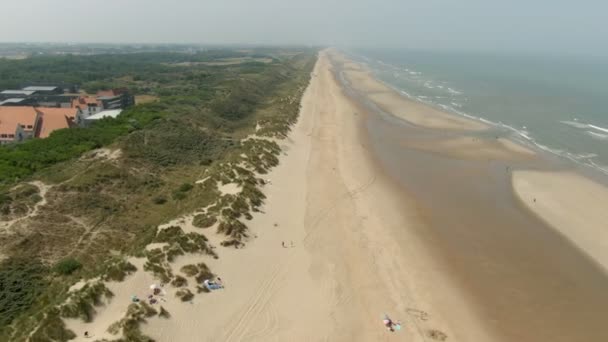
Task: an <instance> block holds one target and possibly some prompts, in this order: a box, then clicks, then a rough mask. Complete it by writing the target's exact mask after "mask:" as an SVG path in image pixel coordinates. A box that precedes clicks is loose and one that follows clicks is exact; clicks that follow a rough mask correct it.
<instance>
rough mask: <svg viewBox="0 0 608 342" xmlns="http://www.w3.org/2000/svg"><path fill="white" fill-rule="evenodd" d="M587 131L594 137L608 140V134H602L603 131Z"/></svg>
mask: <svg viewBox="0 0 608 342" xmlns="http://www.w3.org/2000/svg"><path fill="white" fill-rule="evenodd" d="M586 133H587V134H588V135H590V136H591V137H592V138H595V139H598V140H608V134H602V133H597V132H593V131H587V132H586Z"/></svg>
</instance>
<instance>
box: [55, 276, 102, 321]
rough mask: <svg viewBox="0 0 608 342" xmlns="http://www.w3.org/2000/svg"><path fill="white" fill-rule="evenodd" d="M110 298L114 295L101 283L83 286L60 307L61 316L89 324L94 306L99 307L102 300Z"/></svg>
mask: <svg viewBox="0 0 608 342" xmlns="http://www.w3.org/2000/svg"><path fill="white" fill-rule="evenodd" d="M112 296H114V294H112V292H111V291H110V290H108V289H107V288H106V286H105V285H104V284H103V283H101V282H97V283H94V284H85V285H84V287H83V288H82V289H80V290H78V291H76V292H75V293H73V294H72V295H71V296H70V298H69V299H68V302H67V303H66V304H64V305H62V306H61V308H60V312H61V316H63V317H69V318H81V319H82V320H83V321H85V322H90V321H91V320H92V319H93V315H95V306H99V305H101V304H102V303H103V302H102V299H103V298H111V297H112Z"/></svg>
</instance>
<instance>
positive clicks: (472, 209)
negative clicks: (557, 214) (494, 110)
mask: <svg viewBox="0 0 608 342" xmlns="http://www.w3.org/2000/svg"><path fill="white" fill-rule="evenodd" d="M334 61H335V62H336V63H337V64H339V63H340V60H339V59H336V60H334ZM349 70H352V67H351V66H348V67H347V69H346V70H342V71H346V72H345V73H342V78H343V80H346V82H344V84H346V85H347V84H348V83H349V82H348V81H349V76H348V73H349V72H350V71H349ZM357 78H358V81H359V83H358V86H356V87H351V88H350V89H349V92H350V94H351V96H353V97H354V98H355V99H356V100H357V101H359V103H361V104H362V105H364V106H365V108H366V109H367V110H368V111H369V113H370V115H368V116H367V121H366V129H367V133H368V138H369V143H370V145H371V147H372V151H373V155H374V156H375V157H376V159H377V161H378V163H379V164H380V165H381V166H382V167H383V168H384V169H385V170H386V171H387V173H388V174H390V175H391V177H392V178H393V179H394V180H395V181H397V182H398V183H399V184H400V185H401V187H402V188H403V189H404V190H405V192H406V193H407V194H408V195H409V196H410V197H411V198H413V199H414V200H415V202H416V203H417V206H418V210H419V213H420V215H421V217H423V219H424V222H425V224H424V225H423V226H421V227H420V229H419V231H418V233H419V236H420V237H422V238H423V239H424V240H425V241H426V244H427V245H428V246H429V248H431V249H433V251H434V253H436V255H439V256H440V258H441V259H442V260H443V262H444V263H445V265H446V268H445V271H446V272H447V273H449V274H450V276H451V277H452V279H454V280H456V283H457V284H459V286H460V287H461V288H462V289H463V290H464V292H465V293H466V294H465V296H467V301H468V302H469V303H471V305H473V306H474V307H475V310H476V311H477V312H478V314H479V317H481V318H482V319H483V324H484V325H485V326H486V327H487V328H489V329H490V330H491V331H493V332H495V336H497V338H498V339H500V340H503V341H564V342H565V341H608V326H607V325H606V324H605V317H608V291H606V290H607V289H608V277H607V276H606V274H605V273H604V271H603V269H602V268H601V267H600V266H598V264H597V263H596V262H594V261H593V260H591V259H590V258H589V256H588V254H587V253H585V252H583V250H582V249H581V247H580V246H575V244H574V242H573V241H572V240H570V239H568V238H567V237H566V236H565V235H563V234H560V233H559V232H558V231H557V230H556V229H555V227H552V226H549V225H548V224H547V223H545V222H544V221H543V220H541V219H540V218H539V217H538V216H537V215H535V214H534V213H533V212H532V211H531V210H529V208H527V207H525V206H524V204H523V203H522V202H521V201H520V200H519V199H518V198H517V197H516V196H515V195H514V193H513V188H512V181H511V178H512V170H514V169H522V170H525V169H541V170H547V171H551V170H552V168H553V167H555V166H554V165H552V164H551V163H550V162H548V161H545V160H543V158H542V157H541V156H535V154H534V153H533V151H527V150H526V149H525V148H524V147H521V146H518V145H515V146H513V145H511V144H512V143H511V142H507V143H501V142H500V141H499V140H500V139H496V138H487V137H479V136H478V135H475V133H474V131H477V130H478V129H479V127H475V126H470V127H468V128H470V129H467V127H465V126H460V127H456V126H454V125H453V124H452V122H453V121H446V122H442V121H441V120H433V121H428V120H417V119H416V118H414V119H413V120H410V121H409V122H405V121H403V120H401V119H406V120H407V119H408V116H407V115H406V114H407V113H408V107H407V101H411V100H405V101H400V103H401V105H400V107H399V108H400V109H399V110H400V111H401V112H403V113H406V114H404V115H398V114H395V113H393V112H391V110H390V109H391V108H393V107H391V106H387V104H386V101H385V100H386V99H385V98H386V97H389V96H388V95H386V96H383V97H378V96H377V92H378V91H379V88H380V86H379V85H378V83H375V82H372V81H370V80H367V81H365V80H363V79H362V76H361V73H360V72H359V73H358V75H357ZM353 80H354V79H352V77H351V80H350V81H353ZM355 81H357V80H355ZM350 84H351V85H352V84H353V83H350ZM365 84H368V85H370V88H368V89H366V86H365ZM366 90H369V92H368V91H366ZM395 96H399V95H398V94H393V95H391V96H390V102H395V100H394V97H395ZM419 106H420V104H419V105H416V108H415V111H417V112H418V113H420V110H423V109H420V107H419ZM436 111H437V109H429V110H428V111H427V112H426V113H427V114H428V115H429V116H431V115H433V113H435V112H436ZM389 113H390V114H389ZM391 114H392V115H391ZM421 115H424V114H421ZM444 115H451V114H448V113H444ZM398 118H401V119H398ZM429 122H432V124H428V123H429ZM443 123H446V125H442V124H443ZM454 128H458V129H459V131H456V132H455V131H454ZM503 142H504V141H503ZM560 167H561V166H560ZM551 184H555V183H551ZM551 184H546V185H545V186H549V187H550V186H551ZM541 188H542V185H541ZM545 190H546V189H545ZM547 193H548V194H547V196H552V195H556V196H568V193H567V192H565V193H564V192H562V193H555V192H552V191H550V190H549V191H547ZM576 198H577V199H578V200H582V201H585V199H584V198H582V197H581V196H579V197H576ZM573 228H574V229H576V227H566V228H565V229H570V230H571V229H573ZM591 236H593V235H591ZM597 238H601V236H597ZM451 319H454V320H458V317H451Z"/></svg>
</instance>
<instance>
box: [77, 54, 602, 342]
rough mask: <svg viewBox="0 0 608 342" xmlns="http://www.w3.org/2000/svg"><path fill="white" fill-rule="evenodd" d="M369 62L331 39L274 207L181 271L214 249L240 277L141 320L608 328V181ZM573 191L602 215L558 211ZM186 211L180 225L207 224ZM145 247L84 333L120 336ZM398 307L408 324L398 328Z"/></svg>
mask: <svg viewBox="0 0 608 342" xmlns="http://www.w3.org/2000/svg"><path fill="white" fill-rule="evenodd" d="M353 70H354V71H357V73H358V74H356V75H355V78H352V77H350V78H349V76H348V74H347V73H348V72H349V71H353ZM363 70H364V68H363V67H362V66H360V65H359V64H357V63H355V62H353V61H350V60H348V59H347V58H345V57H344V56H343V55H341V54H339V53H338V52H337V51H336V50H334V49H329V50H324V51H322V52H320V54H319V58H318V60H317V64H316V65H315V69H314V71H313V73H312V75H311V81H310V84H309V86H308V88H307V89H306V91H305V93H304V96H303V98H302V101H301V106H302V107H301V111H300V116H299V119H298V121H297V123H296V124H295V126H294V127H293V128H292V131H291V132H290V134H289V135H288V137H287V138H286V139H284V140H280V141H278V143H279V145H280V146H281V149H282V151H283V152H282V155H281V156H280V157H279V160H280V163H279V165H278V166H277V167H275V168H274V169H272V170H271V171H270V173H269V174H267V175H265V176H264V178H265V180H266V181H267V184H266V186H265V187H264V189H263V191H264V193H265V195H266V196H267V199H266V202H265V204H264V207H263V210H262V212H261V213H254V215H253V219H252V220H251V221H248V222H247V225H248V227H249V230H250V235H251V236H252V239H251V240H250V241H249V242H248V243H247V245H246V246H245V247H244V248H242V249H234V248H220V247H218V248H217V249H216V251H217V252H218V254H219V258H218V259H213V258H211V257H209V256H206V255H198V254H194V255H188V256H179V257H177V258H176V260H175V261H174V264H175V267H174V268H175V269H179V268H180V265H185V264H196V263H198V262H205V263H206V264H207V265H208V266H209V267H210V269H211V270H213V272H214V273H217V275H219V276H220V277H221V278H222V279H223V280H224V281H225V288H224V289H221V290H218V291H213V292H211V293H206V294H201V295H198V296H196V297H195V298H194V299H193V300H192V301H191V302H181V301H179V300H178V299H177V298H175V297H174V292H175V291H176V288H173V287H172V286H168V285H167V286H168V287H167V289H166V291H167V293H168V295H167V296H166V297H165V298H166V302H163V303H161V304H162V306H163V308H165V309H167V310H168V311H169V313H170V314H171V318H169V319H166V318H160V317H151V318H149V319H147V322H145V323H142V324H141V329H142V331H143V333H144V334H146V335H148V336H150V337H152V338H154V339H155V340H158V341H173V340H175V341H241V340H247V341H257V340H259V341H268V340H271V341H285V340H293V341H327V340H329V341H389V340H394V339H407V340H408V341H415V342H428V341H435V340H438V341H443V340H447V341H489V342H490V341H499V342H502V341H505V342H506V341H514V340H517V341H523V342H527V341H530V342H532V341H538V340H551V341H554V342H561V341H564V342H566V341H574V340H586V341H595V340H598V341H599V340H603V339H604V338H608V329H606V328H604V325H603V321H602V318H603V317H604V316H605V315H604V314H608V312H607V310H608V297H606V296H605V295H604V294H603V293H604V289H605V288H606V286H608V277H606V275H605V273H604V272H603V270H601V269H600V268H598V267H597V265H596V264H594V263H592V262H590V258H596V259H595V260H600V259H601V262H603V260H606V259H605V257H606V255H605V254H603V252H602V249H601V247H603V245H601V244H599V243H598V242H596V241H594V239H593V238H596V237H598V235H601V234H603V232H602V231H599V230H598V226H597V225H595V226H594V225H593V224H597V223H599V222H601V220H602V219H603V217H604V216H602V214H603V213H601V211H599V209H601V204H596V205H594V206H593V205H592V206H589V205H587V206H586V205H585V204H586V203H587V204H588V203H589V199H586V198H584V197H585V194H586V193H588V192H589V191H592V192H593V193H594V198H596V202H598V203H601V202H602V200H603V199H608V196H607V197H604V196H606V193H608V192H604V191H606V190H605V189H604V188H601V187H600V186H599V184H595V183H593V184H590V183H585V181H582V180H581V179H579V178H576V177H574V176H572V175H568V176H567V177H569V178H568V179H569V181H568V182H567V183H568V184H566V185H565V186H564V185H561V187H560V189H562V190H560V191H555V190H552V188H551V187H552V186H555V185H556V184H559V183H560V182H563V180H564V178H562V177H561V174H560V175H558V176H556V177H557V178H555V176H554V175H555V174H556V172H555V171H552V169H551V167H550V165H549V166H546V165H545V166H543V163H542V160H541V159H542V156H540V155H539V154H537V153H535V151H532V150H530V149H527V148H526V147H524V146H522V145H519V144H517V143H515V142H513V141H511V140H508V139H504V138H500V137H496V138H492V137H488V136H484V135H483V134H481V135H480V134H479V133H480V132H481V133H483V132H484V131H486V130H487V129H488V128H489V126H487V125H478V124H477V123H475V122H474V121H473V120H470V119H467V118H460V117H456V116H455V114H451V113H446V112H441V111H439V110H437V109H436V108H432V107H429V106H425V105H424V104H422V103H414V102H413V101H412V100H409V99H405V98H403V96H402V95H400V94H398V93H396V92H394V90H392V89H388V88H387V87H386V86H385V85H382V84H381V83H380V82H379V81H377V80H375V79H373V78H372V77H371V75H370V74H362V72H363ZM351 76H352V75H351ZM345 82H346V83H345ZM379 94H383V96H377V95H379ZM410 108H413V110H412V111H413V112H414V114H411V113H410V112H408V109H410ZM397 109H398V110H399V111H400V112H398V113H393V112H395V111H396V110H397ZM429 117H431V119H429ZM531 168H532V169H534V168H537V169H538V170H537V171H526V170H528V169H531ZM547 175H549V176H547ZM573 177H574V178H573ZM581 184H583V186H581ZM576 187H579V188H581V189H583V190H581V191H578V192H576V191H575V192H572V191H570V190H572V189H574V188H576ZM585 189H587V190H585ZM232 191H239V189H232ZM533 193H534V194H538V195H537V196H538V197H537V198H536V200H537V202H533V201H530V197H531V196H536V195H532V194H533ZM532 198H533V197H532ZM564 198H566V199H567V200H565V201H564ZM533 203H542V204H543V206H541V207H539V206H538V205H533ZM573 203H578V204H577V205H579V207H578V208H577V210H579V211H585V210H589V209H590V208H591V209H592V210H593V212H594V215H595V216H594V218H593V220H591V221H589V222H587V223H588V224H591V226H588V227H587V228H588V229H587V230H584V231H575V230H573V228H572V224H573V223H572V222H571V221H568V222H562V223H561V224H559V222H558V223H557V224H556V222H557V221H560V220H561V221H564V217H566V216H564V214H563V213H561V212H558V211H556V208H558V207H559V206H560V205H561V206H564V205H565V206H571V205H573ZM180 222H186V223H180ZM188 222H191V217H189V216H188V217H185V218H178V219H176V220H175V221H172V222H169V223H167V226H168V225H171V224H177V225H180V226H182V228H183V229H184V230H185V231H186V232H189V231H195V230H196V228H194V227H192V226H191V224H190V223H188ZM604 222H605V220H604ZM557 231H559V234H558V233H557ZM205 233H206V235H207V236H208V238H209V242H210V243H211V244H212V245H218V244H219V242H220V241H221V239H220V238H219V236H217V235H215V233H213V232H210V231H206V232H205ZM602 236H603V235H602ZM597 258H599V259H597ZM132 262H133V263H134V264H136V265H138V266H140V267H138V268H140V270H139V271H138V272H136V273H135V274H134V275H131V276H129V277H128V278H127V279H126V280H125V281H124V282H122V283H112V284H110V286H109V287H110V289H111V290H112V291H113V292H115V294H117V296H116V298H114V299H113V300H112V302H110V303H108V304H107V305H106V306H105V307H103V308H100V309H99V310H98V318H100V319H95V320H94V321H93V322H92V323H86V324H84V323H81V322H77V321H75V320H70V321H68V323H69V324H68V327H69V328H71V329H72V330H74V331H75V332H77V335H78V336H79V337H78V338H79V339H80V340H83V339H82V338H81V336H82V332H83V331H90V332H92V333H94V334H95V335H94V336H103V337H111V336H109V335H107V333H105V329H106V328H107V327H104V325H107V324H108V323H110V322H111V319H110V318H112V317H113V316H119V315H121V314H122V315H124V311H125V310H126V306H127V305H128V303H124V298H126V297H128V296H129V295H131V293H134V292H135V291H141V290H142V288H147V286H148V285H149V284H148V283H150V282H153V281H154V279H153V278H152V277H151V275H150V274H149V273H147V272H144V271H143V270H141V265H142V262H141V261H140V260H133V261H132ZM601 262H600V263H601ZM556 284H558V285H556ZM562 284H566V285H562ZM561 312H576V313H577V316H576V317H569V316H565V315H562V314H560V313H561ZM384 314H388V315H390V317H391V318H393V319H394V320H396V321H400V322H401V323H402V328H401V330H400V331H397V332H393V333H391V332H388V331H387V330H386V329H385V327H384V326H383V325H382V318H383V315H384ZM120 318H121V317H115V319H116V320H118V319H120ZM548 326H549V327H551V328H550V329H548V328H547V327H548Z"/></svg>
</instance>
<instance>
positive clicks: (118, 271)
mask: <svg viewBox="0 0 608 342" xmlns="http://www.w3.org/2000/svg"><path fill="white" fill-rule="evenodd" d="M135 271H137V267H135V266H134V265H133V264H131V263H130V262H128V261H126V260H124V259H121V258H119V259H117V260H115V261H111V262H109V263H108V264H107V266H106V268H105V270H104V271H103V275H102V279H103V280H104V281H123V280H124V279H125V277H126V276H128V275H129V274H131V273H133V272H135Z"/></svg>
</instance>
